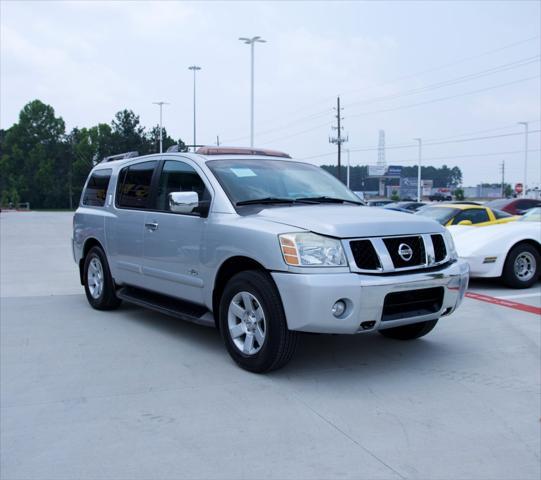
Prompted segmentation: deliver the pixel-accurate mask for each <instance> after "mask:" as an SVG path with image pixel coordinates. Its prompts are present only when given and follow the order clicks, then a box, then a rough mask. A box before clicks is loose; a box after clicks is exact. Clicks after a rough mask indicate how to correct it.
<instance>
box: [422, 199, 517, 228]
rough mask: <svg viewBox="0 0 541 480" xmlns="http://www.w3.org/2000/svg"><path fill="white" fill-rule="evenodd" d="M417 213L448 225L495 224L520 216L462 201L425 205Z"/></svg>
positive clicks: (480, 225) (481, 225) (510, 220)
mask: <svg viewBox="0 0 541 480" xmlns="http://www.w3.org/2000/svg"><path fill="white" fill-rule="evenodd" d="M416 214H417V215H423V216H425V217H430V218H432V219H433V220H436V221H437V222H439V223H441V224H442V225H444V226H446V227H448V226H449V225H475V226H477V227H483V226H485V225H495V224H497V223H507V222H513V221H515V220H517V219H518V218H520V216H518V215H511V214H510V213H507V212H502V211H501V210H496V209H494V208H488V207H484V206H483V205H475V204H464V203H444V204H439V205H427V206H426V207H423V208H421V209H420V210H419V211H417V212H416Z"/></svg>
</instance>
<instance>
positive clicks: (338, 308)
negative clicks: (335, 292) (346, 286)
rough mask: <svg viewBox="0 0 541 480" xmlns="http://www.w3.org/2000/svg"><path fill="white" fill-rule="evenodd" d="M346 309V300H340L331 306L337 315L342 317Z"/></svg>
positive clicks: (333, 312)
mask: <svg viewBox="0 0 541 480" xmlns="http://www.w3.org/2000/svg"><path fill="white" fill-rule="evenodd" d="M345 311H346V302H344V300H338V301H337V302H336V303H335V304H334V305H333V306H332V308H331V312H332V314H333V315H334V316H335V317H337V318H338V317H341V316H342V315H343V314H344V312H345Z"/></svg>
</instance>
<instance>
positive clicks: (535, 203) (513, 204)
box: [485, 198, 541, 215]
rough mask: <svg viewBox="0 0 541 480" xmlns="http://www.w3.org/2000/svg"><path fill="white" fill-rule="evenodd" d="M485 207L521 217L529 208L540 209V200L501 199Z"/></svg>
mask: <svg viewBox="0 0 541 480" xmlns="http://www.w3.org/2000/svg"><path fill="white" fill-rule="evenodd" d="M485 205H486V206H487V207H490V208H497V209H498V210H502V211H504V212H507V213H510V214H511V215H523V214H524V213H526V211H528V210H529V209H530V208H535V207H541V200H536V199H534V198H502V199H500V200H492V201H490V202H487V203H485Z"/></svg>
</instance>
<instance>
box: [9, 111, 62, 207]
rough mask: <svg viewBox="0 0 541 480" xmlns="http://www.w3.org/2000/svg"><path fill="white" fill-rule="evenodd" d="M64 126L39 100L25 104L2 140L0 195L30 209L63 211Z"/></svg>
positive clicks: (59, 118)
mask: <svg viewBox="0 0 541 480" xmlns="http://www.w3.org/2000/svg"><path fill="white" fill-rule="evenodd" d="M64 131H65V125H64V120H62V118H61V117H56V116H55V112H54V109H53V107H51V106H50V105H46V104H44V103H43V102H41V101H40V100H33V101H31V102H29V103H28V104H26V105H25V106H24V107H23V109H22V110H21V112H20V114H19V121H18V122H17V123H15V124H14V125H13V126H12V127H11V128H10V129H8V130H7V132H6V133H5V136H4V138H3V140H2V158H1V160H0V162H1V163H0V168H1V170H2V177H4V180H3V181H2V184H1V187H2V194H3V196H4V197H5V194H4V192H5V191H7V192H10V193H9V195H11V196H12V197H19V198H20V200H21V201H25V202H30V204H31V205H33V206H41V207H45V208H52V207H55V206H61V207H65V206H66V205H67V200H68V199H67V197H66V187H67V183H66V172H67V170H68V167H69V165H68V162H67V160H68V159H67V158H66V157H65V155H63V153H64V152H63V149H62V142H63V137H64Z"/></svg>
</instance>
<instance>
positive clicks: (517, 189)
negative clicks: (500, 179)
mask: <svg viewBox="0 0 541 480" xmlns="http://www.w3.org/2000/svg"><path fill="white" fill-rule="evenodd" d="M522 190H523V187H522V183H516V184H515V192H517V193H522Z"/></svg>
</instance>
